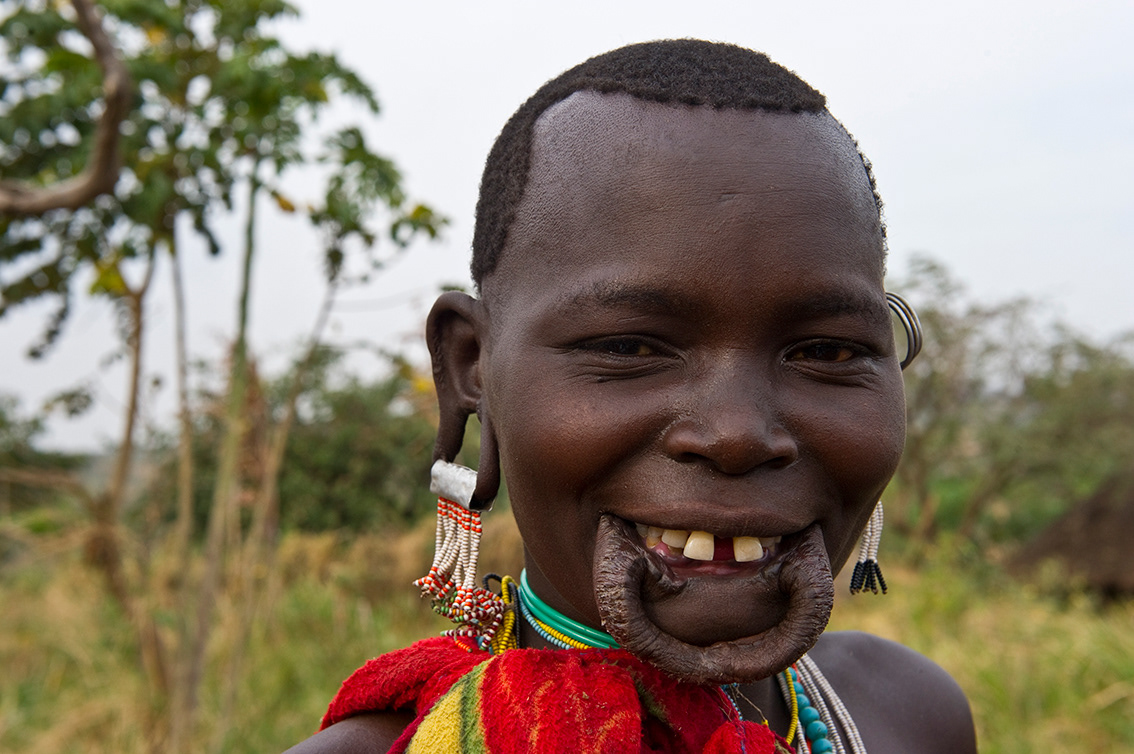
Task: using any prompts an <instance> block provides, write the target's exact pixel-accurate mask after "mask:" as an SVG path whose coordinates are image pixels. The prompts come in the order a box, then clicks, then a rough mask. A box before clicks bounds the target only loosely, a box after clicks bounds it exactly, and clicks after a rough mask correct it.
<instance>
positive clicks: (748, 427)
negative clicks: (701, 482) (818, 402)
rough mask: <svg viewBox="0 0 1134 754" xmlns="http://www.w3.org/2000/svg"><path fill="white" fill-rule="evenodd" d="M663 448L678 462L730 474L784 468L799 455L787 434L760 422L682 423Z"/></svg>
mask: <svg viewBox="0 0 1134 754" xmlns="http://www.w3.org/2000/svg"><path fill="white" fill-rule="evenodd" d="M664 445H665V449H666V452H667V453H668V455H669V456H670V457H671V458H673V459H674V460H676V461H678V462H680V463H704V464H706V465H708V466H710V467H712V468H713V469H715V470H716V471H719V472H721V473H723V474H729V475H740V474H746V473H748V472H749V471H752V470H753V469H756V468H758V467H764V468H774V469H780V468H785V467H787V466H790V465H791V464H792V463H794V462H795V460H796V458H797V457H798V455H799V454H798V448H797V446H796V443H795V440H794V439H793V438H792V436H791V435H790V433H788V432H787V431H786V430H785V429H783V428H782V427H778V426H766V425H765V424H764V423H763V422H747V423H743V424H740V423H736V424H734V425H733V426H728V425H723V426H722V425H719V424H718V425H714V426H706V422H704V421H703V420H695V419H689V420H684V421H681V422H678V423H676V424H674V425H673V426H671V427H670V428H669V429H668V431H667V433H666V437H665V440H664Z"/></svg>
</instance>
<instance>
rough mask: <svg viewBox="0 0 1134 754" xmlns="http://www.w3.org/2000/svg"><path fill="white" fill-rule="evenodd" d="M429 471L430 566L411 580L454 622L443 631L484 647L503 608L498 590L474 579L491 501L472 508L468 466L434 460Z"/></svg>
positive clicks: (472, 473) (472, 486)
mask: <svg viewBox="0 0 1134 754" xmlns="http://www.w3.org/2000/svg"><path fill="white" fill-rule="evenodd" d="M430 476H431V481H430V484H429V490H430V492H433V493H434V494H435V495H437V534H436V537H435V541H434V553H433V565H432V566H430V568H429V573H427V574H426V575H425V576H423V577H422V578H420V579H418V580H417V581H415V582H413V583H414V585H415V586H417V587H420V588H421V596H422V597H426V596H428V597H429V598H430V599H431V600H432V601H433V609H434V611H436V612H437V613H438V614H440V615H444V616H445V617H446V618H448V619H449V620H451V621H453V623H455V624H457V627H456V628H453V629H450V630H449V631H446V632H445V635H446V636H452V637H453V638H465V639H467V640H470V641H473V642H475V643H476V644H477V645H478V646H479V647H481V648H482V649H484V648H487V647H488V646H489V645H491V643H492V639H493V637H494V636H495V635H496V631H497V629H499V627H500V623H501V621H503V620H504V614H505V611H506V605H505V603H504V600H503V599H502V598H501V597H500V596H499V595H497V594H495V593H493V592H492V591H490V590H488V589H486V588H484V587H481V586H477V583H476V571H477V561H478V559H479V556H480V534H481V522H480V514H481V510H489V509H491V507H492V505H491V503H489V504H487V505H485V506H483V507H480V508H474V507H473V504H472V503H473V492H474V491H475V490H476V472H475V471H473V470H472V469H470V468H467V467H465V466H459V465H457V464H455V463H449V462H448V461H443V460H439V461H437V462H436V463H434V464H433V469H432V471H431V475H430Z"/></svg>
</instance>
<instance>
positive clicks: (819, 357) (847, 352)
mask: <svg viewBox="0 0 1134 754" xmlns="http://www.w3.org/2000/svg"><path fill="white" fill-rule="evenodd" d="M861 354H862V349H861V348H858V347H856V346H852V345H849V344H846V343H808V344H807V345H804V346H801V347H799V348H797V349H796V350H794V351H792V352H791V353H789V354H788V357H787V358H788V361H803V360H807V361H821V362H824V363H827V364H841V363H843V362H846V361H850V360H851V359H853V358H855V357H856V356H860V355H861Z"/></svg>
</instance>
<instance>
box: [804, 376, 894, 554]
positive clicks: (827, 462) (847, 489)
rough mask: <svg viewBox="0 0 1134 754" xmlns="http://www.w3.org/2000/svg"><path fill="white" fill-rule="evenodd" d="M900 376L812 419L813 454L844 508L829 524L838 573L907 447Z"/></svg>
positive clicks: (829, 544)
mask: <svg viewBox="0 0 1134 754" xmlns="http://www.w3.org/2000/svg"><path fill="white" fill-rule="evenodd" d="M900 380H901V377H900V375H898V376H897V377H895V378H893V379H891V380H888V381H887V385H886V389H884V390H879V391H877V392H876V393H874V394H871V395H870V396H868V397H866V398H865V399H863V400H860V401H850V402H848V403H846V404H843V405H842V408H841V409H840V410H838V411H834V410H831V408H830V407H828V410H827V411H825V412H824V411H817V412H816V413H814V414H811V415H810V419H808V420H807V421H809V422H811V424H810V427H809V429H808V431H807V436H808V437H810V438H811V442H810V443H809V444H810V450H811V453H812V454H814V455H815V456H816V457H818V458H819V459H821V463H822V464H823V465H824V466H825V468H826V472H827V476H828V483H829V484H830V485H832V487H834V488H835V489H836V490H837V497H838V499H839V500H840V501H841V507H840V508H839V509H838V510H836V511H832V512H831V513H830V515H829V517H828V519H827V520H826V521H825V522H824V536H825V538H826V543H827V548H828V553H829V554H830V557H831V565H832V567H833V568H834V569H835V570H836V571H838V569H839V568H840V566H841V565H842V564H843V563H844V562H845V560H846V559H847V557H849V556H850V555H851V554H852V553H853V552H854V551H855V547H856V545H857V542H858V538H859V536H860V534H861V532H862V530H863V528H864V527H865V526H866V522H867V520H868V519H869V518H870V514H871V513H872V512H873V510H874V506H875V505H876V503H877V502H878V499H879V498H880V496H881V495H882V491H883V490H884V489H885V488H886V485H887V483H889V481H890V478H891V477H892V476H893V474H894V471H895V470H896V469H897V466H898V461H899V460H900V459H901V456H902V448H903V446H904V444H905V399H904V396H903V393H902V389H901V381H900Z"/></svg>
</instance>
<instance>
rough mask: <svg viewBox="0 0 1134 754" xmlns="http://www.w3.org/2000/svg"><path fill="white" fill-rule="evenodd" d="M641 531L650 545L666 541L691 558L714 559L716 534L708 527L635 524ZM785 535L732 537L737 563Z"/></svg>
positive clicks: (759, 554) (758, 555)
mask: <svg viewBox="0 0 1134 754" xmlns="http://www.w3.org/2000/svg"><path fill="white" fill-rule="evenodd" d="M635 526H636V528H637V529H638V535H639V536H641V537H642V538H643V539H644V540H646V546H647V547H654V546H656V545H657V544H658V543H659V542H664V543H665V544H666V546H668V547H669V548H670V549H671V550H678V551H681V554H683V555H684V556H685V557H687V558H689V559H690V560H712V559H713V552H714V550H715V549H716V545H715V537H714V535H712V534H710V533H709V532H707V531H689V530H688V529H662V528H661V527H658V526H646V525H645V524H635ZM781 539H783V537H733V538H732V553H733V558H734V559H735V560H736V561H737V562H738V563H748V562H751V561H753V560H759V559H760V558H762V557H764V551H765V550H766V549H768V548H771V547H772V546H773V545H776V544H778V543H779V542H780V540H781Z"/></svg>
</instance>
